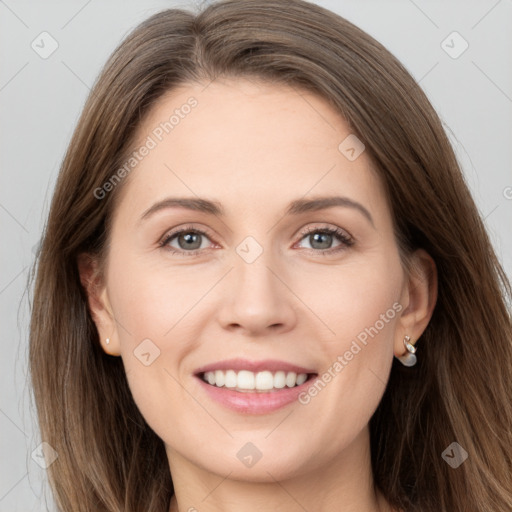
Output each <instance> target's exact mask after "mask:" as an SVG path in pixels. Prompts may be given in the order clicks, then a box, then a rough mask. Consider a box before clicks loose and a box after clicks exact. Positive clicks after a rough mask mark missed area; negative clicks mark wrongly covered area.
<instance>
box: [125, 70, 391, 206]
mask: <svg viewBox="0 0 512 512" xmlns="http://www.w3.org/2000/svg"><path fill="white" fill-rule="evenodd" d="M347 137H349V138H348V139H347ZM351 137H354V135H353V134H351V132H350V129H349V127H348V125H347V123H346V121H345V120H344V119H343V117H342V116H341V115H340V114H339V113H338V112H336V111H335V110H334V109H333V108H332V107H331V106H330V105H329V104H328V102H327V101H326V100H325V99H323V98H321V97H320V96H317V95H315V94H312V93H310V92H306V91H303V90H300V89H297V88H294V87H291V86H286V85H280V84H279V85H278V84H269V83H265V82H253V81H249V80H245V79H244V80H242V79H223V80H221V79H217V80H215V81H214V82H212V83H210V84H208V83H206V84H205V83H201V84H187V85H183V86H181V87H180V88H177V89H173V90H172V91H170V92H168V93H167V94H165V95H164V96H163V97H162V98H160V99H159V100H158V101H157V102H156V103H155V105H154V106H153V108H152V110H151V111H150V112H149V114H148V115H147V116H146V118H145V119H144V121H143V122H142V123H141V125H140V126H139V128H138V130H137V136H136V139H135V140H136V141H135V144H134V146H133V149H134V150H137V149H139V148H142V147H143V146H147V147H150V149H149V150H148V151H145V156H144V157H143V158H141V159H140V161H138V163H137V164H136V166H135V167H134V169H133V171H132V172H131V173H130V175H129V180H128V183H126V184H125V185H126V188H127V190H126V191H124V193H123V195H126V196H130V199H129V200H128V202H129V203H130V204H131V205H132V206H133V205H134V201H135V202H136V203H141V204H142V203H144V204H147V203H148V201H150V200H156V199H161V198H163V196H165V195H166V194H168V193H171V192H172V194H173V195H176V194H178V195H179V194H182V195H187V196H191V195H197V196H200V197H205V196H210V197H212V198H213V197H216V198H217V197H218V198H220V197H222V198H223V203H224V200H225V201H226V203H228V205H229V203H230V202H232V203H233V204H234V203H237V205H238V208H242V209H243V208H250V207H252V206H253V205H255V204H256V203H257V200H258V199H260V201H261V200H264V201H265V203H266V204H267V206H269V207H270V205H271V204H275V205H276V207H279V208H281V207H282V205H283V204H284V203H287V204H288V202H290V201H291V200H294V199H297V198H299V197H303V196H306V195H307V194H313V195H316V194H325V193H329V192H332V193H340V194H343V195H348V196H353V197H354V199H357V200H359V201H366V203H367V204H368V203H373V204H374V205H375V206H376V207H377V208H379V207H382V206H383V205H379V204H377V203H378V202H379V201H381V200H382V199H383V197H382V196H383V189H382V187H381V185H380V182H379V179H378V177H377V175H376V173H375V172H374V171H373V169H372V166H371V162H370V159H369V158H368V156H367V155H366V154H365V152H364V151H363V152H362V153H361V155H360V156H359V157H358V158H357V159H355V160H350V159H348V158H347V157H346V156H345V155H344V154H343V152H342V149H345V146H346V143H344V141H346V140H349V141H351V140H352V139H351ZM340 144H341V149H340ZM357 149H359V148H357V147H356V150H357ZM241 200H243V201H242V203H241ZM251 200H254V201H255V203H254V204H253V203H251ZM227 209H228V208H227ZM239 211H240V210H239ZM260 214H261V208H260Z"/></svg>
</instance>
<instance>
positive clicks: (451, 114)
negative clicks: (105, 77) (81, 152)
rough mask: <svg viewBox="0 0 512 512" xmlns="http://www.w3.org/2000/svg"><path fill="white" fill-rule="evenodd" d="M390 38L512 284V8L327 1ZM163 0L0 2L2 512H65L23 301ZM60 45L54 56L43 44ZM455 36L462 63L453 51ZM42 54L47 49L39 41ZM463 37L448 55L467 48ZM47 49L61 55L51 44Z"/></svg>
mask: <svg viewBox="0 0 512 512" xmlns="http://www.w3.org/2000/svg"><path fill="white" fill-rule="evenodd" d="M317 3H318V4H320V5H322V6H324V7H327V8H329V9H331V10H333V11H335V12H337V13H339V14H341V15H342V16H344V17H346V18H347V19H349V20H350V21H352V22H353V23H355V24H356V25H358V26H359V27H361V28H362V29H364V30H366V31H367V32H369V33H370V34H371V35H372V36H374V37H375V38H376V39H378V40H379V41H380V42H382V43H383V44H384V45H385V46H386V47H387V48H388V49H389V50H390V51H391V52H392V53H394V54H395V55H396V56H397V57H398V58H399V59H400V60H401V61H402V62H403V63H404V65H405V66H406V67H407V69H408V70H409V71H410V72H411V73H412V75H413V76H414V77H415V78H416V79H417V80H418V81H419V82H420V84H421V86H422V87H423V89H424V90H425V91H426V93H427V95H428V97H429V98H430V100H431V102H432V104H433V105H434V107H435V108H436V110H437V111H438V113H439V115H440V117H441V118H442V120H443V122H444V125H445V128H446V131H447V133H448V135H449V137H450V140H451V141H452V143H453V145H454V148H455V151H456V153H457V156H458V158H459V160H460V162H461V164H462V166H463V169H464V172H465V175H466V177H467V180H468V183H469V185H470V187H471V189H472V191H473V194H474V197H475V200H476V202H477V204H478V207H479V209H480V211H481V213H482V215H483V217H485V222H486V224H487V227H488V229H489V232H490V234H491V237H492V240H493V243H494V245H495V247H496V250H497V253H498V255H499V257H500V258H501V261H502V262H503V264H504V266H505V269H506V271H507V273H508V275H509V276H511V275H512V230H511V229H510V228H511V225H512V222H511V220H512V172H511V163H512V58H511V54H512V51H511V50H512V30H511V28H512V27H511V25H512V0H499V1H497V0H478V1H476V0H475V1H468V0H464V1H463V0H461V1H451V2H447V1H445V0H443V1H441V0H438V1H426V0H422V1H420V0H414V1H413V0H387V1H386V0H375V1H369V0H368V1H364V0H338V1H335V0H331V1H328V0H325V1H318V2H317ZM177 5H178V6H182V7H183V6H185V7H186V6H187V5H191V4H190V3H189V2H180V3H178V2H173V1H163V0H146V1H144V2H143V1H142V0H141V1H133V0H130V1H121V0H115V1H100V0H89V1H87V0H72V1H70V0H61V1H56V0H54V1H45V2H38V1H36V0H32V1H28V0H25V1H23V0H21V1H16V0H5V1H2V0H0V44H1V46H0V52H1V53H0V55H1V67H0V105H1V113H2V115H1V123H0V130H1V136H0V144H1V148H0V169H1V171H2V178H1V179H2V182H1V187H0V230H1V234H0V236H1V247H2V250H1V260H0V262H1V264H0V269H1V272H0V303H1V322H2V323H1V326H2V340H1V347H2V352H1V358H0V365H1V369H0V390H1V395H0V512H7V511H8V512H15V511H24V512H27V511H29V510H37V511H42V510H54V508H53V506H52V505H51V502H52V500H51V497H50V496H49V494H48V492H47V491H45V492H43V491H44V489H45V484H44V477H45V470H44V469H42V468H40V467H39V466H38V465H37V464H36V463H35V462H34V460H33V459H32V457H31V455H32V452H33V450H35V449H36V448H37V446H38V445H39V443H40V441H41V440H40V439H39V436H38V432H37V427H36V426H35V416H34V414H33V412H32V410H31V402H30V394H29V385H28V381H27V363H26V361H27V332H28V320H29V314H28V307H27V302H26V296H23V293H24V290H25V285H26V278H27V272H28V269H29V266H30V265H31V263H32V261H33V257H34V253H33V248H34V246H35V245H36V244H37V243H38V240H39V237H40V233H41V229H42V227H43V224H44V219H45V217H46V215H47V213H48V206H49V202H50V199H51V194H52V191H53V186H54V183H55V179H56V176H57V173H58V169H59V165H60V162H61V160H62V158H63V155H64V152H65V149H66V147H67V144H68V142H69V140H70V137H71V134H72V131H73V129H74V126H75V124H76V121H77V119H78V116H79V113H80V111H81V108H82V106H83V104H84V101H85V98H86V96H87V94H88V92H89V87H90V86H91V85H92V83H93V81H94V79H95V77H96V76H97V74H98V72H99V70H100V68H101V66H102V65H103V64H104V62H105V61H106V59H107V57H108V55H109V54H110V53H111V51H112V50H113V49H114V47H115V46H116V45H117V44H118V42H119V41H120V40H121V39H122V37H124V36H125V35H126V34H127V32H128V31H129V30H130V29H131V28H133V27H134V26H135V25H136V24H137V23H139V22H140V21H142V20H143V19H145V18H147V17H148V16H150V15H151V14H153V13H155V12H157V11H159V10H161V9H163V8H167V7H173V6H177ZM43 31H46V32H48V33H50V34H51V36H52V37H53V38H54V39H55V40H56V41H57V43H58V45H59V46H58V48H57V50H56V51H55V52H54V53H53V54H52V55H51V56H50V57H48V58H47V59H43V58H41V57H40V56H39V55H38V54H37V53H36V52H35V51H34V50H33V49H32V47H31V43H32V41H34V40H35V41H36V43H37V42H38V41H40V38H39V37H38V36H39V35H40V34H41V33H42V32H43ZM453 31H457V32H459V33H460V35H461V36H462V37H463V38H464V40H466V41H467V43H468V44H469V47H468V49H467V50H466V51H465V52H464V53H462V54H461V55H460V56H459V57H458V58H452V57H451V56H450V55H448V53H446V51H445V50H444V49H443V47H442V46H441V43H442V42H443V41H444V40H446V38H447V36H449V35H450V34H451V33H452V32H453ZM39 44H40V45H41V43H39ZM461 44H463V41H462V40H460V39H457V36H450V37H449V38H448V39H447V40H446V43H444V46H445V47H446V46H448V47H452V48H451V49H449V51H451V52H452V53H453V52H457V51H458V50H460V49H461V48H462V46H461ZM46 48H48V46H46Z"/></svg>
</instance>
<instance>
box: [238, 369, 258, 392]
mask: <svg viewBox="0 0 512 512" xmlns="http://www.w3.org/2000/svg"><path fill="white" fill-rule="evenodd" d="M236 387H237V388H239V389H254V373H252V372H248V371H247V370H242V371H240V372H238V375H237V379H236Z"/></svg>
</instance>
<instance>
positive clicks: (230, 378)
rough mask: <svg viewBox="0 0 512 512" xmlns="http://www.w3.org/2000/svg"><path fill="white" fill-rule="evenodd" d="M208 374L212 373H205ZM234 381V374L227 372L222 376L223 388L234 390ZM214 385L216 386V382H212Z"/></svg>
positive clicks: (231, 371)
mask: <svg viewBox="0 0 512 512" xmlns="http://www.w3.org/2000/svg"><path fill="white" fill-rule="evenodd" d="M208 373H213V372H206V374H208ZM206 374H205V375H206ZM236 381H237V378H236V373H235V372H234V371H233V370H228V371H227V372H226V373H225V374H224V386H226V387H227V388H236ZM214 384H215V385H217V383H216V382H214Z"/></svg>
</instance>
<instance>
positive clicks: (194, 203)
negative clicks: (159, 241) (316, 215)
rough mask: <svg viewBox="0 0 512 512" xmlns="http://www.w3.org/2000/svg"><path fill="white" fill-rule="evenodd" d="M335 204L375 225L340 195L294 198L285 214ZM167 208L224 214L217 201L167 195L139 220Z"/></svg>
mask: <svg viewBox="0 0 512 512" xmlns="http://www.w3.org/2000/svg"><path fill="white" fill-rule="evenodd" d="M335 206H342V207H346V208H353V209H355V210H357V211H359V212H360V213H362V214H363V215H364V217H366V219H367V220H368V221H369V222H370V224H371V225H372V226H373V227H375V224H374V222H373V218H372V216H371V214H370V212H369V211H368V210H367V209H366V208H365V207H364V206H363V205H362V204H361V203H358V202H357V201H354V200H352V199H349V198H348V197H342V196H327V197H317V198H314V199H296V200H295V201H292V202H291V203H290V204H289V206H288V208H287V210H286V212H285V215H300V214H302V213H307V212H316V211H319V210H324V209H327V208H333V207H335ZM167 208H185V209H187V210H192V211H197V212H202V213H207V214H210V215H216V216H219V217H224V216H225V210H224V208H223V207H222V206H221V204H220V203H219V202H218V201H210V200H208V199H202V198H194V197H168V198H166V199H163V200H162V201H159V202H157V203H155V204H154V205H152V206H151V207H150V208H148V209H147V210H146V211H145V212H144V213H143V214H142V216H141V218H140V221H142V220H144V219H147V218H148V217H150V216H151V215H153V214H154V213H156V212H158V211H160V210H164V209H167Z"/></svg>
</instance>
